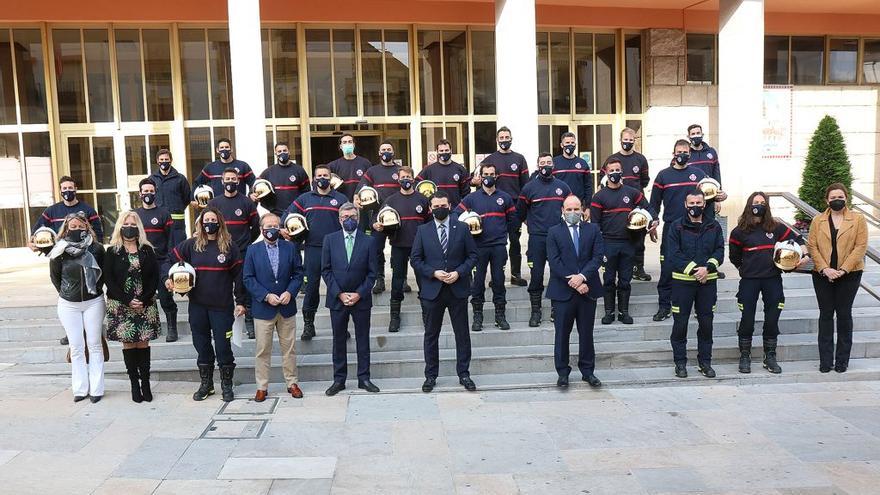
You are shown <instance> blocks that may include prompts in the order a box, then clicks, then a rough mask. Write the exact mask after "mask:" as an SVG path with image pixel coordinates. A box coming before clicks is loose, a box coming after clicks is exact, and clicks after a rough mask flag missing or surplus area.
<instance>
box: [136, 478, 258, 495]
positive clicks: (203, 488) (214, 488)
mask: <svg viewBox="0 0 880 495" xmlns="http://www.w3.org/2000/svg"><path fill="white" fill-rule="evenodd" d="M271 488H272V481H270V480H247V481H241V480H165V481H163V482H162V484H161V485H159V488H157V489H156V491H155V492H153V493H154V495H192V494H194V493H210V494H211V495H263V494H266V493H269V490H270V489H271Z"/></svg>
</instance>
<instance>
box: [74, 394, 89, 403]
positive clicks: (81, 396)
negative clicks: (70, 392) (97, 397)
mask: <svg viewBox="0 0 880 495" xmlns="http://www.w3.org/2000/svg"><path fill="white" fill-rule="evenodd" d="M82 400H86V396H85V395H74V396H73V401H74V402H79V401H82Z"/></svg>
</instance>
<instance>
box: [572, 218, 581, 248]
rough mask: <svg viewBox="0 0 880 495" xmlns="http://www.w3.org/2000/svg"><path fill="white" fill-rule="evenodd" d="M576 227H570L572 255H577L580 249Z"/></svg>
mask: <svg viewBox="0 0 880 495" xmlns="http://www.w3.org/2000/svg"><path fill="white" fill-rule="evenodd" d="M579 230H580V229H578V226H577V225H572V226H571V238H572V240H573V241H574V254H575V255H578V254H579V251H580V249H581V234H580V231H579Z"/></svg>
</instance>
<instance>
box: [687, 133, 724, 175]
mask: <svg viewBox="0 0 880 495" xmlns="http://www.w3.org/2000/svg"><path fill="white" fill-rule="evenodd" d="M688 165H693V166H695V167H697V168H699V169H700V170H702V171H703V172H705V173H706V175H708V176H709V177H711V178H713V179H715V180H717V181H718V183H719V184H721V164H720V163H718V152H717V151H715V148H713V147H711V146H709V144H708V143H706V142H705V141H703V149H700V150H698V149H694V147H693V146H691V159H690V160H688Z"/></svg>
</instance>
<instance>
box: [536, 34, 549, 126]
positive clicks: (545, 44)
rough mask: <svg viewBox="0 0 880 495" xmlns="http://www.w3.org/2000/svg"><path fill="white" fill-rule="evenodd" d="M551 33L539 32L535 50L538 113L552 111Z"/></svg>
mask: <svg viewBox="0 0 880 495" xmlns="http://www.w3.org/2000/svg"><path fill="white" fill-rule="evenodd" d="M549 36H550V34H549V33H538V34H537V38H536V42H535V44H536V47H535V51H536V53H537V58H538V60H537V68H538V74H537V79H538V81H537V82H538V113H539V114H548V113H550V72H549V71H550V44H549Z"/></svg>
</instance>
